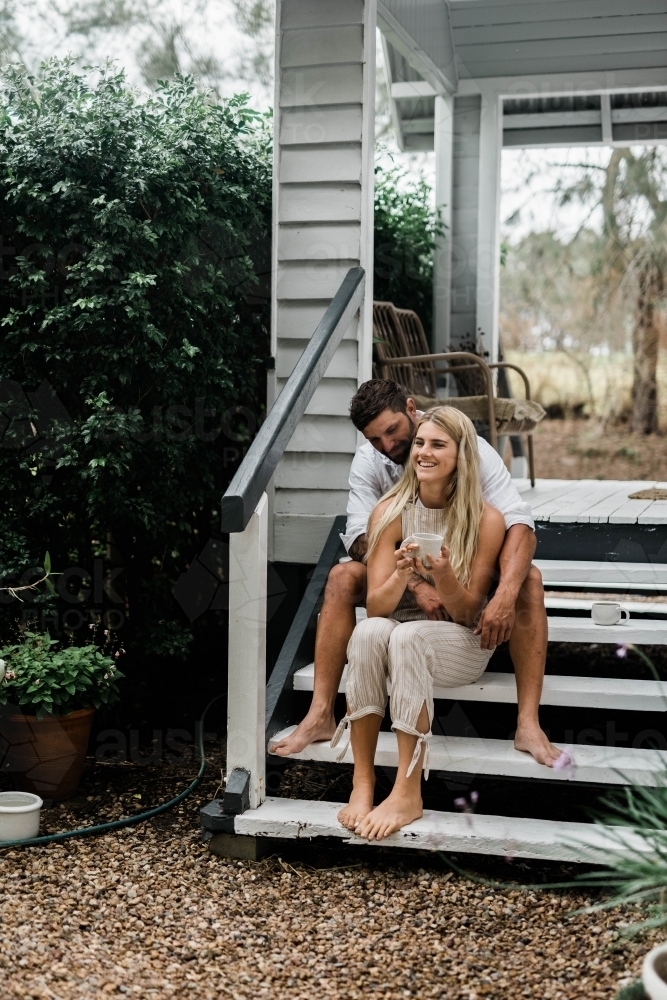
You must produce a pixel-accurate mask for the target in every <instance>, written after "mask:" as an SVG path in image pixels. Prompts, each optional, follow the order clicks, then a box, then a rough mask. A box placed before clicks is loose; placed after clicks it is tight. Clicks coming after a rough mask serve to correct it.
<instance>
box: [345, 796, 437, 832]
mask: <svg viewBox="0 0 667 1000" xmlns="http://www.w3.org/2000/svg"><path fill="white" fill-rule="evenodd" d="M423 812H424V809H423V805H422V798H421V795H420V793H419V792H416V793H415V794H414V795H411V794H408V793H407V792H402V791H397V790H396V789H395V788H394V789H393V791H392V792H391V794H390V795H389V796H388V797H387V798H386V799H385V800H384V802H381V803H380V805H379V806H376V807H375V809H373V810H371V812H369V813H368V815H367V816H366V818H365V819H364V820H362V821H361V823H359V824H358V825H357V826H356V827H355V830H354V832H355V833H356V834H357V836H359V837H363V838H364V840H382V839H383V838H384V837H388V836H389V834H390V833H396V831H397V830H400V829H401V827H404V826H407V825H408V823H412V822H413V820H415V819H419V818H420V817H421V816H422V815H423Z"/></svg>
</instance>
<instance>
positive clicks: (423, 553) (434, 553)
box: [401, 531, 445, 569]
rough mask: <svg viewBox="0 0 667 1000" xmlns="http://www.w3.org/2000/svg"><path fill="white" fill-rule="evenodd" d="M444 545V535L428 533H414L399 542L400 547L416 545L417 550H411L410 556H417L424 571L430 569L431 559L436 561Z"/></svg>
mask: <svg viewBox="0 0 667 1000" xmlns="http://www.w3.org/2000/svg"><path fill="white" fill-rule="evenodd" d="M444 544H445V538H444V535H432V534H430V532H428V531H415V533H414V534H413V535H408V537H407V538H406V539H405V540H404V541H403V542H401V547H404V546H406V545H418V546H419V548H418V549H416V550H415V549H413V550H412V552H411V553H410V555H411V556H412V557H413V558H416V557H417V556H418V557H419V558H420V559H421V561H422V562H423V563H424V566H425V567H426V569H430V561H431V559H437V558H438V556H439V555H440V549H441V548H442V546H443V545H444Z"/></svg>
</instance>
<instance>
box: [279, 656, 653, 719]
mask: <svg viewBox="0 0 667 1000" xmlns="http://www.w3.org/2000/svg"><path fill="white" fill-rule="evenodd" d="M314 677H315V664H314V663H309V664H308V666H307V667H302V668H301V669H300V670H297V671H296V673H295V674H294V679H293V683H294V690H295V691H312V690H313V680H314ZM346 682H347V667H345V670H344V671H343V677H342V679H341V682H340V686H339V688H338V692H339V694H344V693H345V689H346ZM433 695H434V697H435V698H439V699H447V700H449V701H483V702H496V703H498V704H516V681H515V679H514V674H502V673H493V671H490V670H489V671H486V672H485V673H483V674H482V676H481V677H480V678H479V680H477V681H475V682H474V683H473V684H462V685H460V686H459V687H439V686H438V685H435V687H434V689H433ZM540 704H541V705H562V706H565V707H568V708H613V709H621V710H624V711H632V712H665V711H667V682H664V683H663V682H662V681H637V680H634V678H631V677H620V678H617V677H560V676H556V675H550V674H547V676H546V677H545V678H544V687H543V689H542V698H541V700H540Z"/></svg>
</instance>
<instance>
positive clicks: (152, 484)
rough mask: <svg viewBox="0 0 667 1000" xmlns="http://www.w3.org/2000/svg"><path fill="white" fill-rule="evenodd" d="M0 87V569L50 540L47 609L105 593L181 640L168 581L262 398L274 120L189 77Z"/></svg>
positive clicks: (34, 560)
mask: <svg viewBox="0 0 667 1000" xmlns="http://www.w3.org/2000/svg"><path fill="white" fill-rule="evenodd" d="M0 88H1V100H0V204H1V206H2V212H1V221H0V226H1V236H2V244H3V254H4V256H3V258H1V259H0V264H1V266H2V268H3V271H2V274H1V275H0V277H1V278H2V279H4V280H0V315H1V316H2V333H3V335H2V339H1V340H0V410H1V411H2V414H0V435H3V434H4V436H3V437H2V440H1V442H0V475H1V477H2V482H3V494H2V504H1V505H0V572H1V573H2V574H3V575H4V577H5V580H7V579H15V578H16V577H15V576H14V577H12V574H20V573H22V572H23V571H25V570H26V568H27V567H30V566H33V565H36V564H38V562H39V558H38V556H39V553H41V552H43V551H44V550H45V549H46V548H48V549H50V551H51V555H52V558H53V563H54V566H57V567H58V569H59V571H65V572H64V574H63V576H62V577H61V578H60V581H59V583H58V595H57V598H56V601H57V603H58V607H59V611H60V619H59V621H60V624H61V625H62V620H63V619H62V616H63V612H64V611H66V610H67V609H68V608H69V609H70V610H72V609H74V610H73V611H72V614H71V616H70V619H69V621H70V625H71V622H72V621H74V620H75V615H74V612H75V611H78V610H79V609H83V611H82V614H87V613H88V609H89V608H90V607H93V606H94V607H95V608H96V609H97V610H98V611H99V610H102V609H103V608H104V607H106V608H109V606H111V607H112V608H113V609H114V610H115V612H116V619H115V624H116V625H118V621H119V619H120V618H121V617H122V619H124V620H125V621H126V623H127V624H126V626H125V629H126V631H125V632H124V633H123V636H124V640H125V641H126V642H131V643H133V647H134V649H135V650H136V649H141V648H142V642H143V648H144V649H146V650H150V651H152V652H157V653H159V652H161V647H160V637H161V636H166V637H167V638H168V643H167V645H168V649H169V651H170V652H174V651H175V652H176V653H177V654H181V655H182V654H184V652H185V651H186V650H187V647H188V641H189V639H190V638H191V633H190V630H189V627H188V626H187V624H186V623H185V619H183V617H182V616H181V615H180V612H179V608H178V605H177V604H176V602H175V601H174V599H173V597H172V594H171V589H172V586H173V583H174V581H175V580H176V579H177V578H178V576H179V575H180V573H181V572H183V571H184V570H185V569H186V567H187V566H188V564H189V562H190V561H191V559H192V558H193V556H194V555H195V554H196V553H197V552H198V551H199V550H200V549H201V547H202V545H203V543H204V542H205V541H206V539H207V537H208V536H209V534H215V533H216V532H217V530H218V507H219V500H220V496H221V494H222V493H223V492H224V490H225V488H226V485H227V483H228V481H229V479H230V476H231V474H232V473H233V471H234V464H235V463H237V462H238V457H239V455H240V451H241V447H242V445H243V443H244V442H245V441H247V440H250V438H251V437H252V433H253V431H254V429H255V426H256V424H257V422H258V420H259V417H260V413H261V408H262V405H263V393H264V380H263V378H260V377H259V376H260V360H261V359H262V357H263V356H264V355H265V353H266V344H267V297H266V295H265V291H264V290H263V289H262V288H260V287H259V286H258V284H257V279H256V276H255V275H256V270H257V267H258V262H260V258H261V256H262V254H264V255H266V252H267V241H268V239H269V233H270V201H271V164H270V156H269V140H268V132H267V130H266V128H265V127H264V122H263V120H262V119H261V117H260V116H258V115H257V114H256V113H255V112H252V111H251V110H250V109H249V108H248V107H247V105H246V98H245V96H241V97H235V98H232V99H230V100H228V101H225V102H222V103H219V104H214V103H212V102H211V101H210V100H209V99H208V98H207V96H206V95H205V94H203V93H201V92H200V91H198V90H197V88H196V87H195V85H194V83H193V82H192V81H191V80H188V79H183V78H179V79H176V80H175V81H174V82H173V83H170V84H165V85H163V86H162V87H161V88H160V89H158V91H157V92H156V93H154V94H151V95H145V94H140V93H138V92H135V91H133V90H132V89H130V88H128V87H127V86H126V84H125V81H124V78H123V74H122V73H121V72H118V71H117V70H116V69H115V68H113V67H107V68H106V69H105V70H103V71H100V72H99V73H97V75H96V76H82V75H79V74H77V73H76V72H75V71H74V70H73V69H72V67H71V65H70V63H69V62H67V61H65V62H62V61H55V60H54V61H52V62H49V63H47V64H46V65H45V66H44V67H43V68H42V75H41V76H40V78H39V79H31V78H29V77H28V76H26V75H25V74H24V73H22V72H21V71H18V70H16V69H13V70H8V71H6V72H5V73H4V75H3V76H2V77H0ZM261 374H262V375H263V372H261ZM74 567H77V569H76V571H75V569H74ZM100 567H101V568H100ZM77 574H78V575H77ZM112 577H113V579H112ZM49 600H51V601H53V600H54V599H53V598H49ZM16 607H17V606H16V604H10V605H7V604H5V606H4V609H3V614H4V622H5V629H6V628H7V625H8V624H10V623H11V621H10V622H8V619H10V620H13V619H15V618H16V616H17V611H16ZM65 624H66V625H67V624H68V623H67V621H66V622H65ZM71 627H72V628H74V627H75V625H71Z"/></svg>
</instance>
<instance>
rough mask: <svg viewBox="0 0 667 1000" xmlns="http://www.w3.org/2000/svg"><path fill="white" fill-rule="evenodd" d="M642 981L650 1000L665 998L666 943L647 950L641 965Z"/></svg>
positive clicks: (666, 975) (666, 985) (666, 980)
mask: <svg viewBox="0 0 667 1000" xmlns="http://www.w3.org/2000/svg"><path fill="white" fill-rule="evenodd" d="M642 983H643V984H644V990H645V991H646V993H647V994H648V996H650V998H651V1000H667V944H659V945H658V947H657V948H654V949H653V951H649V953H648V955H647V956H646V958H645V959H644V964H643V965H642Z"/></svg>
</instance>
